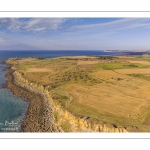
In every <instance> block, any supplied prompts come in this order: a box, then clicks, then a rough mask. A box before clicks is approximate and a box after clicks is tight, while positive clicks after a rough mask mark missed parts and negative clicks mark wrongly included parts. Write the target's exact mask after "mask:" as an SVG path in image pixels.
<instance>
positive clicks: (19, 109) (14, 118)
mask: <svg viewBox="0 0 150 150" xmlns="http://www.w3.org/2000/svg"><path fill="white" fill-rule="evenodd" d="M118 54H119V53H116V52H114V53H113V52H104V51H102V50H99V51H98V50H90V51H89V50H88V51H86V50H84V51H83V50H80V51H79V50H77V51H75V50H73V51H71V50H50V51H48V50H47V51H45V50H43V51H36V50H34V51H33V50H32V51H22V50H20V51H15V50H13V51H6V50H5V51H2V50H1V51H0V62H1V61H5V60H7V59H8V58H16V57H17V58H25V57H41V58H55V57H59V56H79V55H80V56H81V55H93V56H96V55H97V56H114V55H118ZM5 67H6V65H2V64H0V132H18V131H19V127H20V124H21V122H22V121H23V119H24V117H25V113H26V110H27V107H28V103H27V102H26V101H25V100H24V99H22V98H19V97H16V96H14V95H13V94H12V93H11V92H10V90H9V89H7V88H2V87H1V85H2V84H3V83H6V80H7V78H6V77H5V74H6V72H5V71H3V70H2V69H3V68H5Z"/></svg>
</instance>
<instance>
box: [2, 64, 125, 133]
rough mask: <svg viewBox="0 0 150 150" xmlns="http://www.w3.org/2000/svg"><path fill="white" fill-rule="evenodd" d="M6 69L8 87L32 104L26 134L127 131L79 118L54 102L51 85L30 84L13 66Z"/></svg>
mask: <svg viewBox="0 0 150 150" xmlns="http://www.w3.org/2000/svg"><path fill="white" fill-rule="evenodd" d="M7 65H8V64H7ZM5 70H6V71H7V73H6V77H7V78H8V80H7V83H6V87H7V88H9V89H10V90H11V92H12V93H13V94H14V95H16V96H18V97H21V98H24V99H27V101H28V102H29V106H28V110H27V113H26V117H25V119H24V121H23V122H22V125H21V131H22V132H127V130H126V129H125V128H120V127H119V128H118V127H114V126H110V127H109V126H107V125H106V124H91V123H89V122H88V121H87V120H85V119H83V118H78V117H75V116H74V115H73V114H71V113H70V112H69V111H67V110H65V109H63V108H62V107H61V106H60V105H59V104H58V103H57V102H56V101H54V100H53V99H52V97H51V94H50V90H51V86H46V87H44V86H43V85H40V84H37V83H34V82H30V81H28V80H27V79H26V78H24V77H23V76H22V74H21V73H20V72H18V71H17V70H16V69H15V67H14V66H12V65H9V67H7V68H5ZM54 113H55V114H54ZM56 114H57V115H56ZM58 118H59V119H58Z"/></svg>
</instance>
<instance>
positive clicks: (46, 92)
mask: <svg viewBox="0 0 150 150" xmlns="http://www.w3.org/2000/svg"><path fill="white" fill-rule="evenodd" d="M12 69H14V68H12ZM14 70H15V69H14ZM13 76H14V80H15V84H17V85H19V86H21V87H22V88H26V89H28V90H30V91H34V92H37V93H40V94H42V95H43V97H44V98H45V99H47V100H49V101H50V104H51V107H52V109H53V112H57V113H58V116H59V120H57V121H56V118H55V117H54V116H55V115H53V117H54V120H55V121H54V122H55V124H56V126H58V127H59V128H60V130H61V131H62V132H63V130H64V132H65V129H63V124H64V123H65V122H66V121H67V122H68V123H69V128H70V129H69V130H68V131H70V132H127V131H126V129H125V128H117V127H116V128H115V127H108V126H107V125H105V124H91V123H89V122H88V121H86V120H84V119H81V118H77V117H75V116H74V115H72V114H71V113H70V112H69V111H67V110H65V109H63V108H62V107H61V106H60V105H59V104H58V103H57V102H56V101H54V100H53V99H52V98H51V94H50V89H51V86H46V87H44V86H43V85H40V84H37V83H34V82H30V81H28V80H27V79H26V78H24V77H23V75H22V73H20V72H19V71H17V70H16V71H14V73H13ZM61 127H62V128H61Z"/></svg>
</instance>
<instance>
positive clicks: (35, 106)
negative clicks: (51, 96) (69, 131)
mask: <svg viewBox="0 0 150 150" xmlns="http://www.w3.org/2000/svg"><path fill="white" fill-rule="evenodd" d="M5 71H7V73H6V77H7V78H8V80H7V82H6V87H7V88H9V89H10V90H11V92H12V93H13V94H14V95H16V96H18V97H21V98H24V99H27V101H28V102H29V106H28V110H27V113H26V117H25V120H24V121H23V122H22V124H21V131H22V132H60V131H61V129H59V128H58V127H56V126H55V124H54V120H53V116H52V109H51V106H50V102H49V100H47V99H46V98H45V97H44V95H42V93H37V92H34V91H29V90H28V89H27V88H23V87H21V86H19V85H18V84H17V83H16V81H15V78H14V75H13V73H14V70H12V69H11V66H9V67H6V68H5Z"/></svg>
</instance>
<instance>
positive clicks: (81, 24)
mask: <svg viewBox="0 0 150 150" xmlns="http://www.w3.org/2000/svg"><path fill="white" fill-rule="evenodd" d="M0 50H150V18H0Z"/></svg>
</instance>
